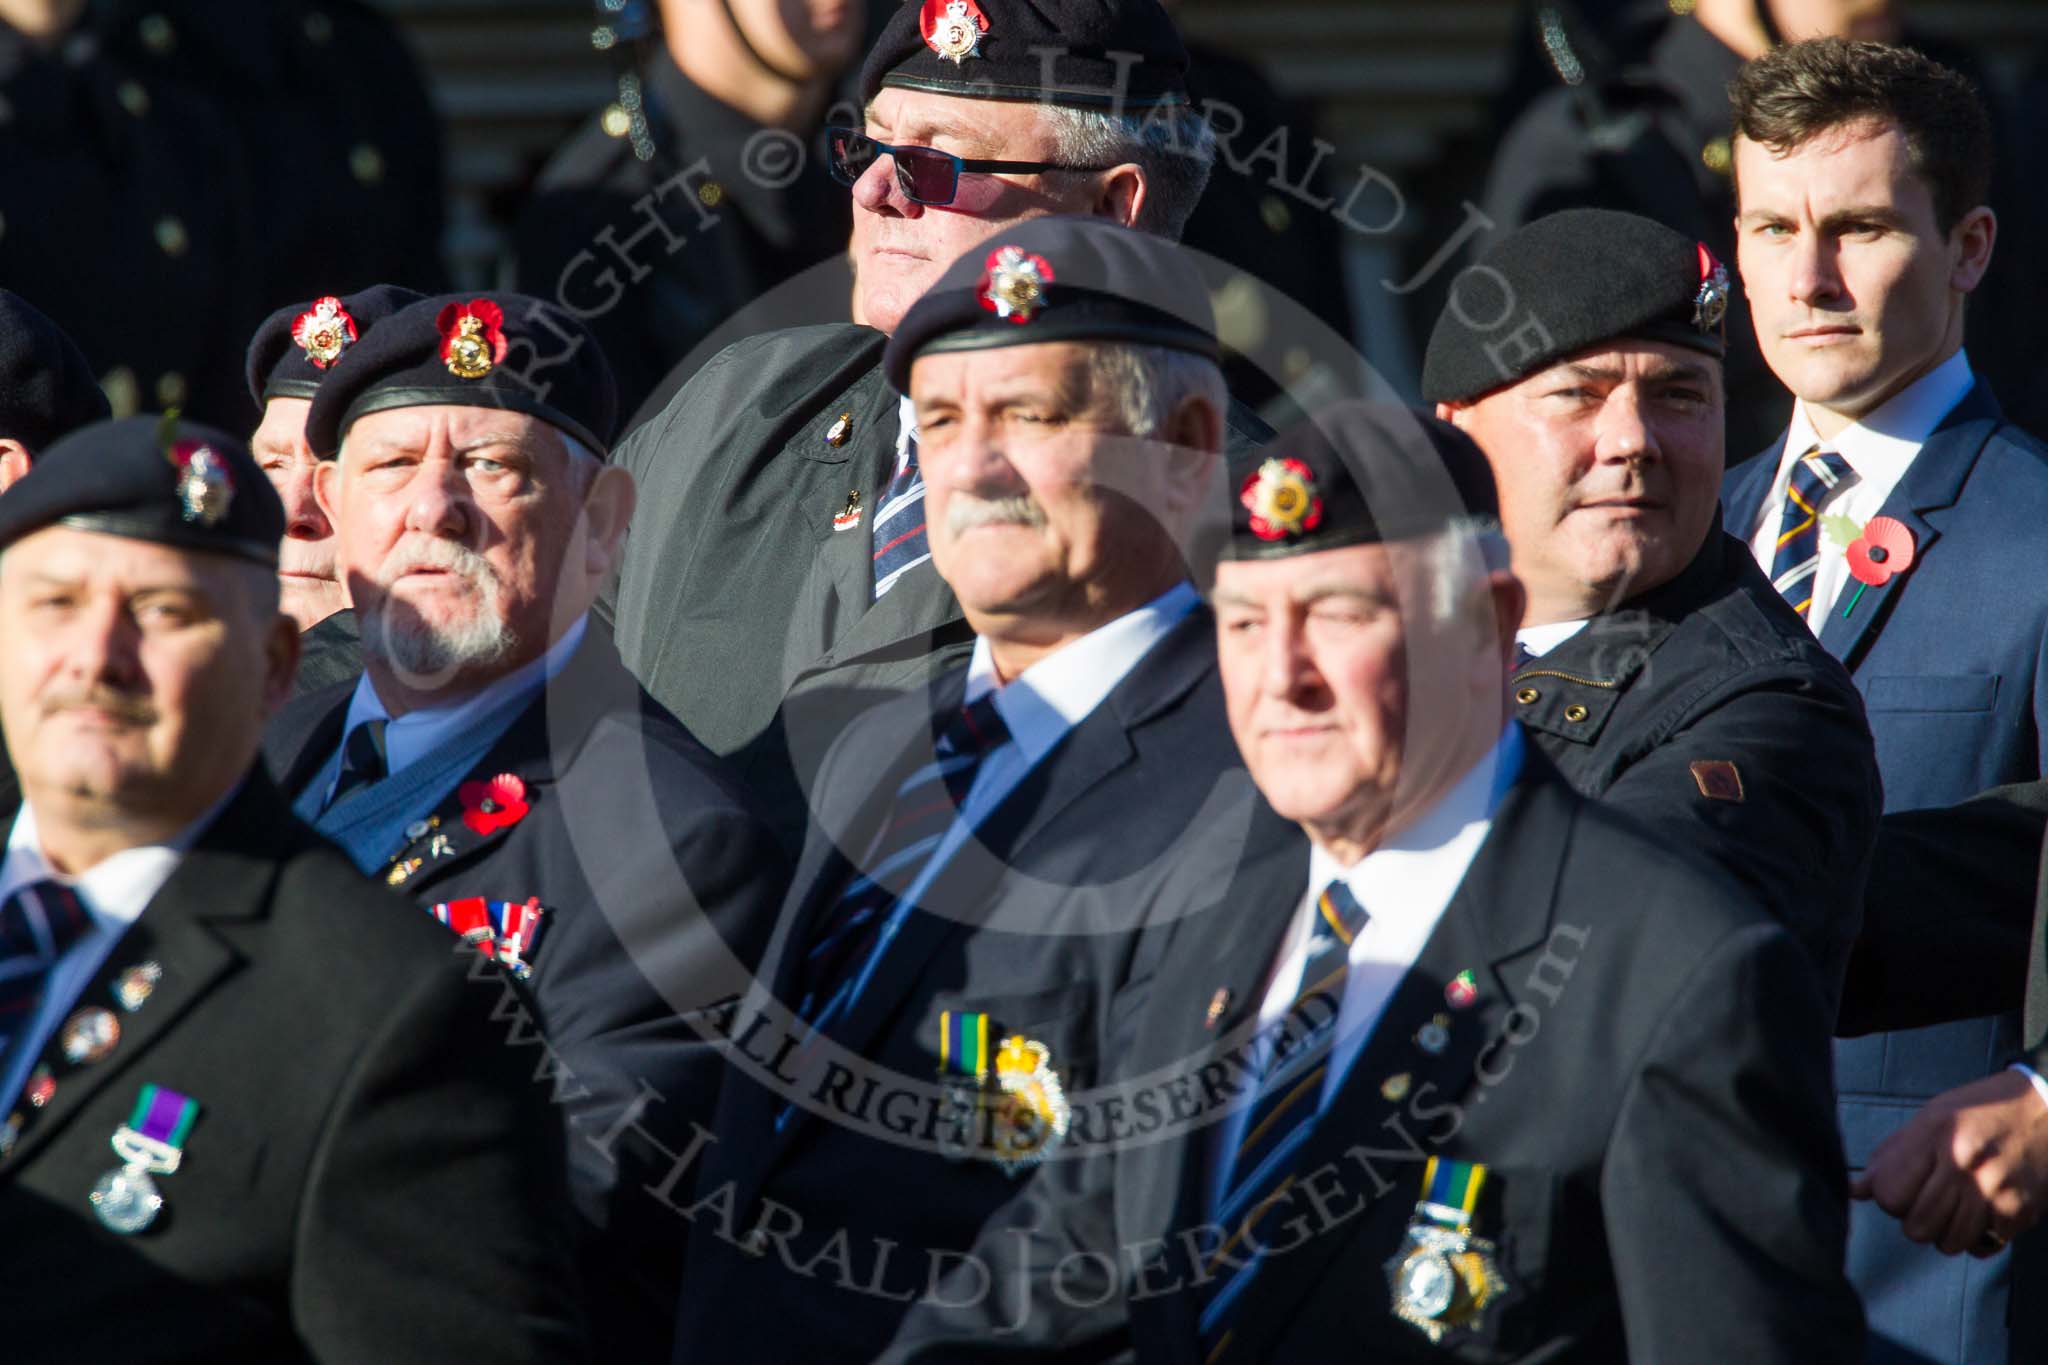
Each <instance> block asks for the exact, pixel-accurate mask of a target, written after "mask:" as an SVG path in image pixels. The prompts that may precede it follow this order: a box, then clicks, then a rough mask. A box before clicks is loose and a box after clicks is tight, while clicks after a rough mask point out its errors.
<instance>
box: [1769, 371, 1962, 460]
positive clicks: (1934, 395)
mask: <svg viewBox="0 0 2048 1365" xmlns="http://www.w3.org/2000/svg"><path fill="white" fill-rule="evenodd" d="M1976 382H1977V381H1976V377H1975V376H1974V375H1973V374H1972V373H1971V372H1970V357H1969V355H1968V353H1967V352H1965V351H1964V350H1963V349H1962V348H1961V347H1958V348H1957V349H1956V353H1955V354H1954V355H1952V356H1950V357H1949V358H1948V359H1947V360H1944V361H1942V362H1941V364H1939V365H1936V366H1935V367H1934V368H1933V369H1931V370H1929V371H1928V372H1927V373H1926V374H1923V375H1921V376H1920V377H1919V378H1918V379H1916V380H1914V381H1913V382H1912V383H1910V384H1908V385H1907V386H1906V387H1905V388H1903V389H1901V390H1899V391H1898V392H1897V393H1895V394H1893V395H1892V396H1891V397H1890V398H1888V399H1886V400H1885V401H1884V402H1883V403H1881V404H1879V405H1878V406H1877V407H1875V408H1873V409H1871V410H1870V411H1869V412H1867V413H1865V414H1863V416H1862V417H1861V418H1859V419H1857V420H1856V421H1854V422H1851V423H1850V424H1849V425H1848V426H1846V427H1844V428H1842V430H1841V431H1839V432H1838V433H1836V435H1835V437H1834V439H1833V440H1823V439H1821V436H1820V434H1819V433H1818V432H1816V431H1815V430H1814V426H1813V418H1812V417H1811V416H1810V415H1808V413H1807V410H1806V400H1805V399H1800V400H1799V401H1798V402H1795V403H1794V404H1793V405H1792V423H1791V426H1790V427H1789V428H1788V429H1787V431H1786V433H1785V449H1784V452H1783V456H1782V459H1781V461H1780V462H1781V464H1783V463H1789V462H1790V461H1792V460H1796V459H1798V458H1799V457H1800V456H1801V455H1804V454H1805V453H1806V452H1807V451H1809V450H1811V449H1812V448H1813V447H1814V446H1816V445H1818V446H1822V447H1824V448H1826V449H1828V450H1833V451H1837V452H1839V453H1840V454H1841V456H1842V458H1843V459H1845V460H1847V461H1848V462H1849V467H1850V468H1851V469H1853V470H1855V471H1856V472H1857V473H1858V474H1859V475H1861V476H1863V477H1864V478H1866V479H1867V478H1871V477H1873V476H1875V475H1882V474H1885V473H1892V474H1893V476H1894V477H1895V478H1896V476H1897V475H1898V474H1903V473H1904V472H1905V468H1906V466H1907V465H1909V464H1911V463H1912V462H1913V457H1914V456H1915V455H1917V454H1919V453H1920V447H1921V446H1923V445H1925V444H1927V438H1928V437H1929V436H1932V435H1933V434H1934V429H1935V428H1936V427H1938V426H1940V425H1941V420H1942V418H1944V417H1946V416H1948V415H1949V413H1950V412H1951V411H1953V410H1954V408H1955V405H1956V404H1958V403H1960V402H1962V401H1963V398H1964V397H1965V395H1967V394H1968V393H1969V392H1970V387H1971V385H1973V384H1975V383H1976Z"/></svg>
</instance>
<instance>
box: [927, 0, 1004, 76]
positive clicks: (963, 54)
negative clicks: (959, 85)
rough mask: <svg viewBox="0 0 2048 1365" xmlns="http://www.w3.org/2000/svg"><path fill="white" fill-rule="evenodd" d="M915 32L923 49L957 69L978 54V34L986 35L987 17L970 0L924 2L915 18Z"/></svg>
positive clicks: (932, 0) (979, 37) (979, 50)
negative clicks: (925, 48)
mask: <svg viewBox="0 0 2048 1365" xmlns="http://www.w3.org/2000/svg"><path fill="white" fill-rule="evenodd" d="M917 31H918V32H919V33H922V34H923V35H924V45H925V46H926V47H928V48H930V49H931V50H932V51H934V52H936V53H938V54H939V55H940V56H941V57H943V58H945V59H946V60H947V61H949V62H951V63H952V64H953V65H955V66H958V65H960V64H961V63H962V62H964V61H966V60H967V59H968V58H969V57H979V56H980V55H981V35H982V34H984V33H986V32H988V16H987V15H986V14H983V13H982V12H981V6H979V5H977V4H975V3H974V0H924V8H923V9H922V10H920V11H918V15H917Z"/></svg>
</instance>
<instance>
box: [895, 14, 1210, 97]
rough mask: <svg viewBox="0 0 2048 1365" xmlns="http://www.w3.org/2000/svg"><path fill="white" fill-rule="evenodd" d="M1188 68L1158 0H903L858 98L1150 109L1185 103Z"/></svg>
mask: <svg viewBox="0 0 2048 1365" xmlns="http://www.w3.org/2000/svg"><path fill="white" fill-rule="evenodd" d="M1120 64H1121V65H1120ZM1187 77H1188V50H1187V49H1186V48H1185V47H1183V46H1182V45H1181V41H1180V34H1179V33H1178V32H1177V31H1176V30H1175V29H1174V27H1173V20H1171V19H1169V18H1167V16H1166V11H1165V10H1164V9H1162V8H1161V7H1160V5H1159V0H902V3H900V4H898V5H897V6H896V13H895V14H893V15H891V16H890V19H889V23H888V26H887V27H886V28H884V29H883V30H882V36H881V37H880V38H878V39H877V40H876V41H875V46H874V48H873V50H872V51H870V52H869V53H868V57H867V61H866V62H865V63H863V64H862V66H861V71H860V101H861V104H862V105H866V104H868V103H870V102H872V101H873V99H874V98H875V96H876V95H877V94H879V93H881V91H882V90H883V88H884V87H887V86H897V87H900V88H902V89H906V90H930V91H934V92H936V93H938V94H941V95H960V96H964V97H965V98H968V99H984V100H1039V101H1042V102H1044V103H1046V104H1059V105H1066V106H1069V107H1072V108H1080V109H1109V110H1114V111H1117V112H1122V111H1124V110H1127V109H1136V110H1140V111H1142V110H1145V109H1149V108H1152V107H1154V106H1156V105H1161V104H1185V103H1186V102H1187V98H1188V87H1187Z"/></svg>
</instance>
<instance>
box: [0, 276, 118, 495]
mask: <svg viewBox="0 0 2048 1365" xmlns="http://www.w3.org/2000/svg"><path fill="white" fill-rule="evenodd" d="M107 416H108V408H107V396H106V394H104V393H102V392H101V391H100V384H99V380H97V379H95V378H94V377H93V373H92V366H91V365H89V364H87V363H86V359H85V352H83V351H81V350H79V349H78V343H77V342H75V341H73V340H72V339H71V338H70V337H68V336H66V335H65V334H64V329H63V328H61V327H59V326H58V325H57V324H56V323H54V322H52V321H50V319H49V317H48V316H46V315H45V314H44V313H43V311H42V310H41V309H39V308H37V307H36V306H35V305H33V304H31V303H30V302H29V301H28V300H27V299H24V298H22V297H21V296H20V295H19V294H12V293H9V292H8V291H7V290H5V289H0V438H4V439H6V440H10V441H19V442H21V443H22V444H23V445H25V446H27V447H28V449H29V454H31V455H40V454H42V453H43V450H44V448H45V447H47V446H48V445H49V444H50V443H51V442H52V441H55V440H56V439H57V438H58V437H60V436H62V435H63V434H64V433H65V432H67V431H72V430H74V429H76V428H78V427H82V426H85V425H87V424H89V423H92V422H104V421H105V420H106V419H107Z"/></svg>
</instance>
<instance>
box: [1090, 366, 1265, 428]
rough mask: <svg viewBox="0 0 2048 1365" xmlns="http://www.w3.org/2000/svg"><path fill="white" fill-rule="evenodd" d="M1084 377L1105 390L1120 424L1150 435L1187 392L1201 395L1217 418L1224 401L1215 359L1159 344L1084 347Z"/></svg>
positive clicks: (1191, 395)
mask: <svg viewBox="0 0 2048 1365" xmlns="http://www.w3.org/2000/svg"><path fill="white" fill-rule="evenodd" d="M1088 379H1089V383H1090V384H1091V386H1092V387H1093V389H1094V390H1095V391H1096V392H1098V393H1107V394H1108V395H1109V396H1110V398H1111V399H1112V400H1113V402H1114V404H1115V407H1116V412H1117V415H1118V416H1119V417H1120V418H1122V420H1123V426H1124V430H1125V431H1127V432H1129V433H1130V434H1131V435H1133V436H1152V435H1156V434H1157V433H1158V431H1159V428H1160V427H1161V426H1163V425H1165V423H1166V419H1167V418H1168V417H1169V416H1170V415H1171V414H1172V413H1173V411H1174V409H1176V408H1178V407H1179V406H1180V405H1181V404H1182V403H1184V402H1186V401H1187V400H1188V399H1189V398H1205V399H1207V400H1208V402H1209V405H1210V406H1211V407H1213V408H1214V409H1215V410H1216V414H1217V416H1218V418H1221V417H1222V415H1223V413H1224V412H1225V411H1226V410H1227V409H1228V408H1229V406H1230V394H1229V391H1228V390H1227V389H1226V388H1225V387H1224V384H1223V371H1222V370H1220V369H1218V368H1217V366H1216V362H1215V361H1213V360H1210V359H1209V358H1208V357H1206V356H1199V355H1195V354H1194V353H1193V352H1190V351H1180V350H1174V349H1171V348H1168V347H1165V346H1133V345H1123V344H1117V345H1108V346H1097V347H1094V348H1092V349H1091V350H1090V351H1089V353H1088Z"/></svg>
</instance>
